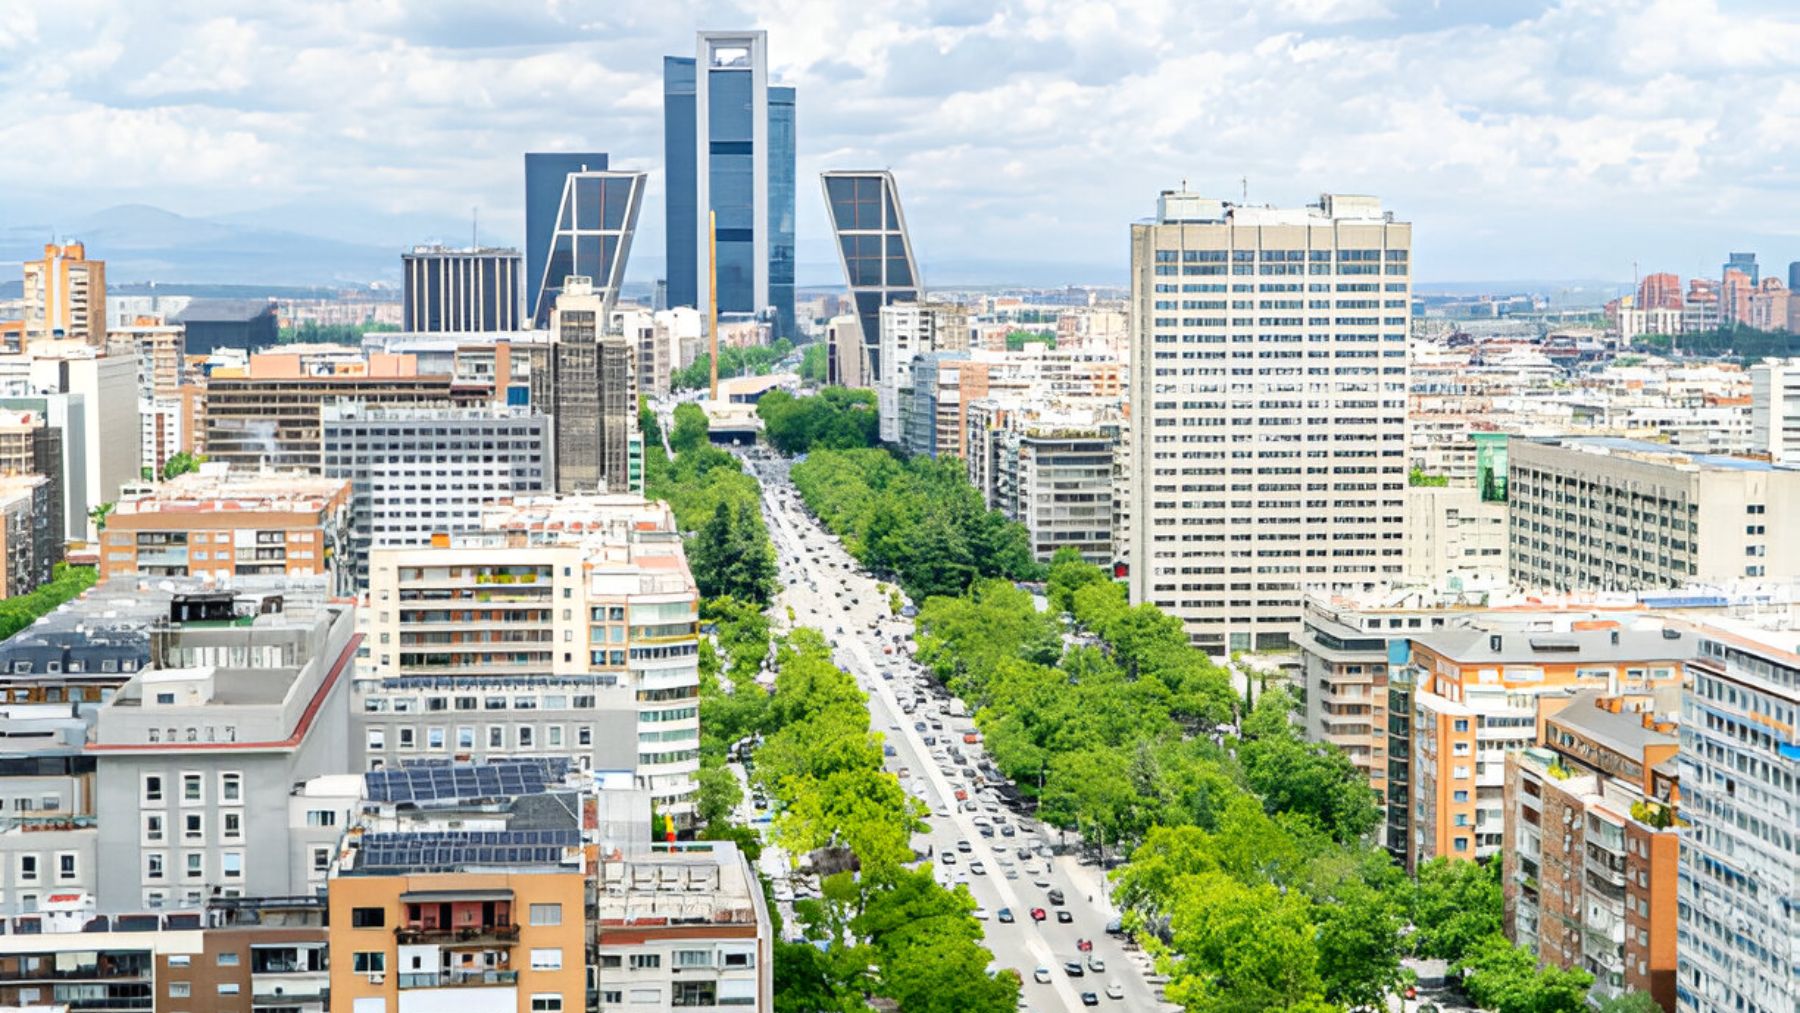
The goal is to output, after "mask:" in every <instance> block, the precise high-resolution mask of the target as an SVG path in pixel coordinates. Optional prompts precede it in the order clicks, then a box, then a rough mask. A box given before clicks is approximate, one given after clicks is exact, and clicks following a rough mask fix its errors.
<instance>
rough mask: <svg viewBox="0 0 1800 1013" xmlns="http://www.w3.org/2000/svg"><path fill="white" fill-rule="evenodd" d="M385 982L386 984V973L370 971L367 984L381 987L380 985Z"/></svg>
mask: <svg viewBox="0 0 1800 1013" xmlns="http://www.w3.org/2000/svg"><path fill="white" fill-rule="evenodd" d="M386 982H387V973H386V972H385V971H370V972H369V984H371V985H381V984H385V983H386Z"/></svg>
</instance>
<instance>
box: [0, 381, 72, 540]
mask: <svg viewBox="0 0 1800 1013" xmlns="http://www.w3.org/2000/svg"><path fill="white" fill-rule="evenodd" d="M62 436H63V432H62V430H61V429H59V428H57V427H55V426H53V425H51V424H50V421H49V419H48V418H46V417H45V415H44V414H43V413H42V412H35V411H11V410H8V409H4V408H0V477H28V476H34V475H35V476H37V477H39V478H41V479H43V480H44V488H43V497H44V506H45V508H46V511H47V512H46V513H45V514H44V515H43V517H42V518H41V520H42V522H43V531H42V533H41V537H42V538H43V539H44V543H43V544H44V546H45V549H44V550H41V551H40V552H39V557H38V558H39V559H46V558H47V559H49V561H50V565H52V566H54V565H55V564H56V563H60V562H62V558H63V543H64V541H65V540H66V536H67V529H66V527H65V525H66V524H67V514H66V511H65V508H64V502H63V499H64V497H63V465H62Z"/></svg>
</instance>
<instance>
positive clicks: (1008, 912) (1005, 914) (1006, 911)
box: [996, 907, 1013, 925]
mask: <svg viewBox="0 0 1800 1013" xmlns="http://www.w3.org/2000/svg"><path fill="white" fill-rule="evenodd" d="M996 917H997V918H999V920H1000V921H1002V922H1004V923H1006V924H1008V925H1011V924H1012V920H1013V913H1012V908H1009V907H1003V908H1001V909H1000V912H999V914H998V915H996Z"/></svg>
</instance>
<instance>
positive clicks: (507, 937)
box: [394, 925, 519, 946]
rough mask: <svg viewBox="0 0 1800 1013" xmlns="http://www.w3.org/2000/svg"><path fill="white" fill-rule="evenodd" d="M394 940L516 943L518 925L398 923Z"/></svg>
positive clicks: (407, 941)
mask: <svg viewBox="0 0 1800 1013" xmlns="http://www.w3.org/2000/svg"><path fill="white" fill-rule="evenodd" d="M394 940H395V941H396V942H398V943H399V944H400V945H402V946H406V945H411V944H414V943H454V944H462V943H468V944H475V943H516V942H518V941H519V927H518V926H517V925H461V926H457V927H454V928H450V927H445V928H438V927H431V928H426V927H425V926H422V925H398V926H395V928H394Z"/></svg>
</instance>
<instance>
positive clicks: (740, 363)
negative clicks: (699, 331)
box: [669, 338, 794, 390]
mask: <svg viewBox="0 0 1800 1013" xmlns="http://www.w3.org/2000/svg"><path fill="white" fill-rule="evenodd" d="M793 351H794V343H793V342H792V341H789V340H788V339H786V338H777V339H775V341H773V342H771V343H769V344H767V345H746V346H743V347H738V346H735V345H734V346H725V347H721V348H720V349H719V379H721V380H723V379H725V378H726V377H730V376H760V375H761V374H763V373H767V372H768V371H769V370H771V369H773V368H774V366H775V364H776V363H777V362H780V361H781V360H782V359H785V358H787V357H788V356H789V355H791V354H793ZM711 384H712V356H711V355H710V354H708V355H702V356H700V357H699V358H697V359H695V360H694V361H693V362H691V363H689V364H688V365H687V367H686V368H685V369H678V370H676V371H675V372H674V374H673V375H672V376H670V377H669V385H670V386H671V387H673V388H674V389H676V390H701V389H703V388H705V387H708V386H710V385H711Z"/></svg>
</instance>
